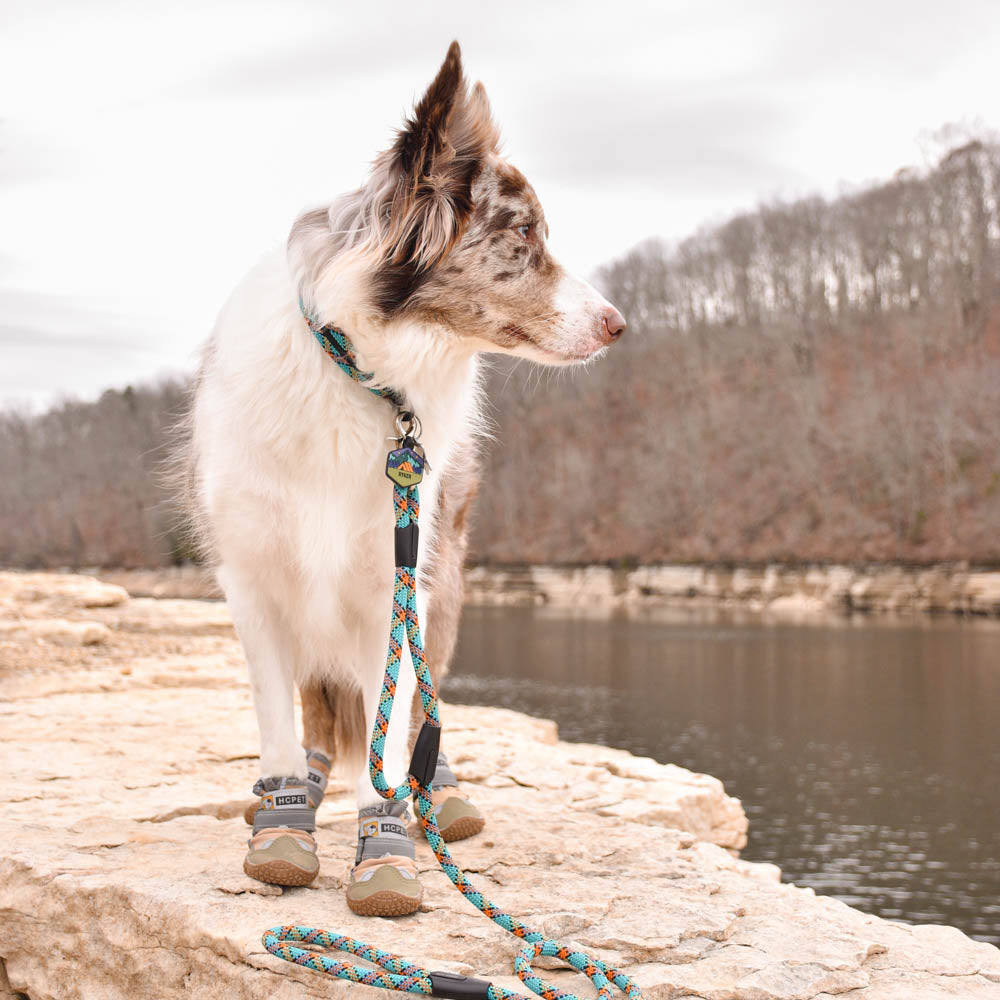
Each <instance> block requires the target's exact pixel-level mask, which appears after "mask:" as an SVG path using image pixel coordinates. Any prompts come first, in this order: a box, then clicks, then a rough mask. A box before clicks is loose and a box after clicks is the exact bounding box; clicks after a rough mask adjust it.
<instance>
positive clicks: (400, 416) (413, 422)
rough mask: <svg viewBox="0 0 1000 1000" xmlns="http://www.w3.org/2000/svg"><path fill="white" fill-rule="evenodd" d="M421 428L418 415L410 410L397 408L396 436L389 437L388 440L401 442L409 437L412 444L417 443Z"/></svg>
mask: <svg viewBox="0 0 1000 1000" xmlns="http://www.w3.org/2000/svg"><path fill="white" fill-rule="evenodd" d="M423 429H424V428H423V425H422V424H421V423H420V417H418V416H417V415H416V414H415V413H414V412H413V411H412V410H397V411H396V437H394V438H390V439H389V440H390V441H398V442H400V443H402V442H403V441H405V440H406V439H407V438H409V439H410V440H411V441H413V443H414V444H419V443H420V435H421V433H422V432H423Z"/></svg>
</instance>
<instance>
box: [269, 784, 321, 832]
mask: <svg viewBox="0 0 1000 1000" xmlns="http://www.w3.org/2000/svg"><path fill="white" fill-rule="evenodd" d="M253 791H254V795H259V796H260V805H259V806H258V807H257V811H256V812H255V813H254V817H253V832H254V833H257V832H258V831H260V830H266V829H269V828H270V827H273V826H288V827H292V828H294V829H296V830H306V831H307V832H308V833H312V832H313V831H314V830H315V829H316V810H315V809H314V808H313V807H312V806H311V805H310V804H309V790H308V788H307V787H306V783H305V782H304V781H303V780H302V779H301V778H261V779H260V781H258V782H257V784H256V785H254V786H253Z"/></svg>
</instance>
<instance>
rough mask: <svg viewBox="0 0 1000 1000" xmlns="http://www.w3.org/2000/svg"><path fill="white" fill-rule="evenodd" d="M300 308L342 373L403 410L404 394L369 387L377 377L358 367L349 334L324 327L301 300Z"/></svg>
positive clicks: (311, 328)
mask: <svg viewBox="0 0 1000 1000" xmlns="http://www.w3.org/2000/svg"><path fill="white" fill-rule="evenodd" d="M299 308H300V309H301V310H302V316H303V317H304V318H305V321H306V323H307V324H308V325H309V329H310V330H311V331H312V334H313V336H314V337H315V338H316V340H317V341H318V342H319V345H320V347H322V348H323V350H324V351H326V353H327V354H329V355H330V357H331V358H332V359H333V361H334V363H335V364H336V365H337V367H338V368H339V369H340V370H341V371H342V372H344V373H345V374H346V375H349V376H350V377H351V378H352V379H354V381H355V382H358V383H359V384H361V385H363V386H364V387H365V388H366V389H367V390H368V391H369V392H370V393H373V394H374V395H376V396H381V397H382V398H383V399H388V400H389V402H390V403H392V404H393V405H394V406H396V407H399V408H402V406H403V395H402V393H400V392H397V391H396V390H395V389H391V388H389V387H388V386H382V387H376V386H372V385H368V383H369V382H371V381H372V379H374V378H375V375H374V374H373V373H372V372H365V371H362V370H361V369H360V368H359V367H358V362H357V359H356V358H355V355H354V346H353V345H352V344H351V342H350V340H348V338H347V334H346V333H344V331H343V330H341V329H340V328H339V327H336V326H322V325H321V324H320V322H319V320H317V319H316V318H315V317H313V316H312V315H311V314H310V312H309V311H308V310H307V309H306V307H305V303H304V302H303V301H302V300H301V299H299Z"/></svg>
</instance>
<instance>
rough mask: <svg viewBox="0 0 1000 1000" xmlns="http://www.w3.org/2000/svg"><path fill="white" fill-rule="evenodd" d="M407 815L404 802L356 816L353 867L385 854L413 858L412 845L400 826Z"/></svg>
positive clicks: (363, 810)
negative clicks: (355, 842) (355, 844)
mask: <svg viewBox="0 0 1000 1000" xmlns="http://www.w3.org/2000/svg"><path fill="white" fill-rule="evenodd" d="M406 812H407V808H406V803H405V802H388V803H386V804H385V805H380V806H369V807H368V808H366V809H362V810H361V811H360V812H359V813H358V850H357V854H356V856H355V858H354V863H355V864H356V865H359V864H361V862H362V861H367V860H368V859H369V858H381V857H383V856H384V855H386V854H400V855H402V856H403V857H406V858H416V856H417V855H416V850H415V849H414V847H413V841H412V840H410V835H409V833H408V832H407V830H406V824H405V823H404V822H403V819H404V817H405V816H406Z"/></svg>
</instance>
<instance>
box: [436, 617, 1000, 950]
mask: <svg viewBox="0 0 1000 1000" xmlns="http://www.w3.org/2000/svg"><path fill="white" fill-rule="evenodd" d="M443 694H444V696H445V697H446V698H448V699H450V700H452V701H456V702H466V703H472V704H475V703H487V704H492V705H501V706H504V707H506V708H514V709H518V710H520V711H523V712H528V713H530V714H534V715H540V716H545V717H548V718H553V719H555V720H556V721H557V722H558V724H559V730H560V733H561V735H562V737H563V738H564V739H568V740H578V741H586V742H591V743H603V744H606V745H609V746H616V747H623V748H625V749H627V750H631V751H632V752H633V753H636V754H641V755H645V756H649V757H655V758H656V759H657V760H660V761H665V762H667V761H672V762H674V763H677V764H682V765H683V766H685V767H688V768H691V769H692V770H695V771H704V772H707V773H709V774H714V775H716V776H717V777H718V778H721V779H722V781H723V782H724V783H725V785H726V789H727V790H728V791H729V792H730V793H731V794H733V795H736V796H738V797H739V798H740V799H742V801H743V805H744V808H745V809H746V811H747V814H748V816H749V817H750V843H749V845H748V847H747V848H746V850H745V851H744V852H743V856H744V857H745V858H747V859H749V860H757V861H772V862H774V863H775V864H778V865H780V867H781V868H782V871H783V872H784V877H785V878H786V879H787V880H789V881H794V882H796V883H798V884H799V885H808V886H813V887H814V888H815V889H816V890H817V892H823V893H827V894H830V895H833V896H836V897H838V898H839V899H842V900H844V901H845V902H847V903H850V904H851V905H852V906H857V907H859V908H860V909H862V910H866V911H868V912H870V913H877V914H879V915H881V916H883V917H890V918H899V919H904V920H910V921H914V922H922V923H923V922H934V923H948V924H954V925H955V926H957V927H960V928H961V929H962V930H964V931H966V932H967V933H968V934H971V935H972V936H974V937H978V938H981V939H983V940H986V941H992V942H994V943H997V944H1000V740H998V736H997V720H998V718H1000V626H998V623H995V622H989V621H956V620H931V619H927V620H908V621H906V622H905V623H891V622H886V621H884V620H876V619H863V620H861V621H860V622H859V621H852V622H847V621H838V622H828V623H823V624H812V625H806V624H802V625H799V624H764V623H762V622H761V621H760V620H759V619H757V620H753V619H751V618H749V617H744V618H743V619H742V620H741V619H740V618H736V617H733V616H721V615H719V614H718V613H716V614H715V615H713V616H712V618H711V620H709V619H706V618H704V617H703V618H702V619H701V620H695V619H693V618H692V617H691V616H689V615H680V614H677V613H674V614H673V615H665V614H664V615H660V616H658V617H643V618H641V619H635V618H624V617H622V618H605V619H594V618H583V617H577V618H573V617H568V616H566V615H562V616H557V615H554V614H552V613H546V612H542V611H534V610H530V609H520V608H518V609H513V608H468V609H466V612H465V618H464V622H463V625H462V632H461V636H460V640H459V648H458V654H457V656H456V660H455V665H454V667H453V668H452V675H451V676H450V677H449V678H448V680H447V681H446V682H445V685H444V690H443ZM446 724H447V722H446Z"/></svg>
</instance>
